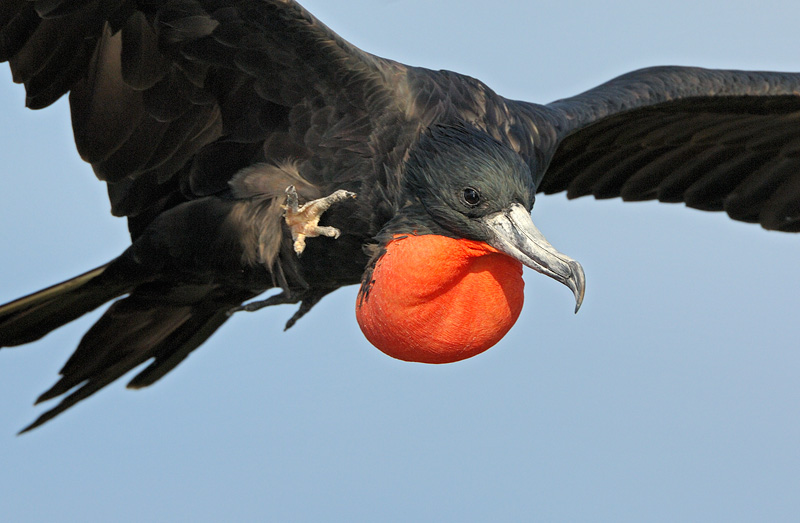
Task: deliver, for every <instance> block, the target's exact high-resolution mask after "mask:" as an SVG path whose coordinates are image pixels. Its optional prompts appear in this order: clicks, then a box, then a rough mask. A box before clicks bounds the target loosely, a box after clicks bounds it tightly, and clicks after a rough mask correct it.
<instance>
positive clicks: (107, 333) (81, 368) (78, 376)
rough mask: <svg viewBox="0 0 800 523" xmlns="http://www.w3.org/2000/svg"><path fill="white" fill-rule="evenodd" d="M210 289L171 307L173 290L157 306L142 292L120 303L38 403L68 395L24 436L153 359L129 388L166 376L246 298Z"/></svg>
mask: <svg viewBox="0 0 800 523" xmlns="http://www.w3.org/2000/svg"><path fill="white" fill-rule="evenodd" d="M210 291H212V290H211V289H206V294H205V296H203V297H202V298H201V299H198V297H197V296H195V297H194V298H195V299H194V300H192V301H191V302H190V303H187V302H186V301H183V300H181V301H182V302H180V303H175V302H172V303H170V300H169V292H166V294H164V293H161V294H160V300H159V301H158V302H155V301H154V300H153V295H152V294H151V293H150V292H146V291H144V292H140V289H137V290H135V291H133V292H132V293H131V295H130V296H128V297H127V298H124V299H122V300H119V301H117V302H115V303H114V304H113V305H112V306H111V307H110V308H109V309H108V311H106V313H105V314H104V315H103V316H102V317H101V318H100V320H98V321H97V323H95V324H94V325H93V326H92V328H91V329H89V331H88V332H87V333H86V334H85V335H84V337H83V339H82V340H81V343H80V345H79V346H78V348H77V349H76V351H75V353H74V354H73V355H72V356H71V357H70V359H69V360H68V361H67V363H66V364H65V365H64V368H63V369H61V372H60V374H61V379H59V380H58V382H56V384H55V385H53V387H51V388H50V389H49V390H47V391H46V392H45V393H44V394H42V395H41V396H40V397H39V399H38V400H37V403H40V402H42V401H47V400H49V399H53V398H55V397H57V396H61V395H63V394H67V395H66V396H64V397H63V398H62V400H61V402H60V403H59V404H58V405H56V406H55V407H53V408H52V409H50V410H48V411H47V412H45V413H43V414H42V415H41V416H39V418H37V419H36V421H34V422H33V423H31V424H30V425H28V426H27V427H25V428H24V429H23V430H22V431H21V432H20V433H23V432H27V431H29V430H32V429H34V428H36V427H38V426H40V425H42V424H43V423H45V422H47V421H49V420H51V419H52V418H54V417H55V416H57V415H58V414H60V413H62V412H64V411H65V410H67V409H68V408H70V407H72V406H73V405H75V404H76V403H78V402H79V401H81V400H83V399H86V398H88V397H89V396H91V395H92V394H94V393H95V392H97V391H98V390H100V389H102V388H103V387H105V386H106V385H108V384H110V383H111V382H113V381H115V380H116V379H118V378H120V377H121V376H123V375H124V374H126V373H127V372H129V371H130V370H132V369H134V368H135V367H138V366H139V365H141V364H143V363H146V362H147V361H148V360H153V361H152V362H151V363H150V365H148V366H147V367H146V368H145V369H144V370H142V371H141V372H140V373H139V374H138V375H137V376H136V377H135V378H134V379H133V380H132V381H131V382H130V384H129V387H132V388H141V387H145V386H147V385H151V384H152V383H154V382H155V381H157V380H158V379H159V378H161V377H162V376H164V375H165V374H166V373H167V372H169V371H170V370H172V369H173V368H174V367H175V366H176V365H178V364H179V363H180V362H181V361H183V360H184V359H185V358H186V357H187V356H188V355H189V354H190V353H191V352H192V351H193V350H194V349H196V348H197V347H198V346H200V344H202V343H203V342H204V341H205V340H206V339H208V337H209V336H211V335H212V334H213V333H214V332H215V331H216V330H217V329H218V328H219V327H220V326H221V325H222V324H223V323H224V322H225V321H226V320H227V319H228V318H229V315H228V310H229V309H230V308H231V307H233V306H234V305H237V304H238V303H241V301H243V300H244V299H245V297H241V298H240V299H239V301H236V302H235V303H233V302H231V301H228V300H216V299H214V298H213V297H211V296H209V294H211V293H212V292H213V291H212V292H210ZM178 292H180V290H178ZM231 299H233V300H235V299H236V298H231ZM70 391H71V392H70Z"/></svg>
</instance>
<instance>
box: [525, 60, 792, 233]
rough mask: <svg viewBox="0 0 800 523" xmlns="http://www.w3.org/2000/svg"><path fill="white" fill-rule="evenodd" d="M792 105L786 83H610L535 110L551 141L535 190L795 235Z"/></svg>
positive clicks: (760, 79) (633, 76)
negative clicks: (660, 206)
mask: <svg viewBox="0 0 800 523" xmlns="http://www.w3.org/2000/svg"><path fill="white" fill-rule="evenodd" d="M798 95H800V74H794V73H770V72H748V71H722V70H707V69H698V68H688V67H655V68H649V69H642V70H639V71H634V72H632V73H629V74H626V75H623V76H620V77H618V78H615V79H613V80H611V81H610V82H607V83H605V84H603V85H600V86H598V87H596V88H594V89H591V90H589V91H587V92H585V93H583V94H579V95H577V96H574V97H572V98H566V99H563V100H559V101H556V102H553V103H551V104H549V105H547V106H545V108H546V109H547V110H548V111H549V115H547V118H548V119H549V120H550V122H551V124H552V126H553V128H552V130H553V132H552V134H553V135H554V138H553V139H552V140H551V145H550V148H549V149H550V150H549V155H551V158H552V159H551V161H550V163H549V167H548V168H547V170H546V171H545V174H544V178H543V180H542V181H541V184H540V185H539V190H540V191H542V192H545V193H555V192H560V191H567V196H568V197H569V198H577V197H579V196H584V195H589V194H591V195H594V196H595V197H596V198H614V197H617V196H621V197H622V198H623V199H624V200H628V201H638V200H650V199H657V200H659V201H662V202H685V203H686V204H687V205H688V206H690V207H694V208H698V209H704V210H712V211H721V210H724V211H726V212H727V213H728V214H729V215H730V216H731V217H732V218H734V219H736V220H742V221H746V222H755V223H760V224H761V225H762V226H763V227H765V228H767V229H775V230H782V231H794V232H797V231H800V96H798ZM539 114H544V113H539ZM539 132H541V130H539Z"/></svg>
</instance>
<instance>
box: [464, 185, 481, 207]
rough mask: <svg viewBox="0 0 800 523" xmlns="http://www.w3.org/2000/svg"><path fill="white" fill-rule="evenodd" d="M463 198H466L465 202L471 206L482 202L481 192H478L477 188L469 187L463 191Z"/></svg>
mask: <svg viewBox="0 0 800 523" xmlns="http://www.w3.org/2000/svg"><path fill="white" fill-rule="evenodd" d="M461 198H462V199H463V200H464V203H466V204H467V205H469V206H470V207H475V206H476V205H478V204H479V203H481V193H479V192H478V190H477V189H474V188H472V187H467V188H466V189H464V192H463V193H461Z"/></svg>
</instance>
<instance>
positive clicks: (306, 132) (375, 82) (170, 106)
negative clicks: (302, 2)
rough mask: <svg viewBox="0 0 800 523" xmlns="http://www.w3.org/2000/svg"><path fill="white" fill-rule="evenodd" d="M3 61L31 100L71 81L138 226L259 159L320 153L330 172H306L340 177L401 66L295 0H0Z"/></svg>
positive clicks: (116, 192)
mask: <svg viewBox="0 0 800 523" xmlns="http://www.w3.org/2000/svg"><path fill="white" fill-rule="evenodd" d="M6 60H7V61H9V63H10V65H11V70H12V73H13V75H14V80H15V81H16V82H22V83H25V86H26V90H27V105H28V106H29V107H31V108H35V109H38V108H42V107H46V106H47V105H49V104H51V103H53V102H54V101H55V100H56V99H58V98H59V97H61V96H62V95H63V94H65V93H67V92H70V104H71V110H72V120H73V129H74V132H75V141H76V144H77V147H78V151H79V152H80V154H81V156H82V157H83V158H84V159H85V160H86V161H88V162H89V163H91V164H92V167H93V168H94V170H95V173H96V174H97V176H98V177H99V178H100V179H101V180H104V181H106V182H107V183H108V190H109V196H110V199H111V204H112V212H113V213H114V214H115V215H117V216H126V217H128V219H129V227H130V230H131V233H132V235H133V236H134V237H136V236H138V234H139V233H140V232H141V231H142V230H143V229H144V228H145V227H146V226H147V225H148V224H149V223H150V222H151V221H152V220H153V218H155V217H156V216H157V215H159V214H160V213H162V212H163V211H164V210H166V209H168V208H170V207H172V206H174V205H176V204H178V203H180V202H183V201H187V200H191V199H194V198H197V197H201V196H206V195H209V194H215V193H219V192H221V191H225V190H227V189H228V187H227V182H228V181H229V180H230V178H231V176H232V175H233V174H234V173H235V172H236V171H238V170H239V169H241V168H242V167H245V166H246V165H249V164H251V163H255V162H259V161H265V160H269V161H271V162H280V161H281V160H285V159H289V158H291V159H292V160H293V161H294V162H301V161H303V160H306V159H309V158H311V157H312V156H314V157H316V158H322V159H328V160H329V161H327V162H325V163H326V165H327V166H328V167H327V168H328V171H324V172H321V171H320V170H319V169H312V170H311V171H312V175H316V176H319V177H322V178H325V177H329V176H334V174H332V173H334V172H337V167H340V166H341V164H342V163H346V162H347V161H348V159H347V158H342V156H347V155H348V154H349V155H358V154H362V155H364V154H366V151H364V150H363V148H364V147H365V146H366V144H367V143H368V142H367V138H366V137H367V136H368V135H369V133H370V131H371V129H372V128H373V126H374V125H375V121H374V119H375V118H377V117H378V116H381V117H385V115H386V113H387V112H390V108H389V107H388V106H389V105H390V104H391V102H392V98H391V96H389V95H388V91H387V87H386V86H389V85H392V82H393V79H392V78H391V76H392V75H393V74H395V73H397V72H398V71H402V69H403V68H402V66H400V65H398V64H394V63H392V62H389V61H386V60H381V59H379V58H376V57H373V56H372V55H369V54H367V53H364V52H362V51H360V50H359V49H357V48H355V47H354V46H352V45H350V44H348V43H347V42H345V41H344V40H342V39H341V38H340V37H338V36H337V35H336V34H335V33H334V32H332V31H331V30H329V29H328V28H327V27H326V26H324V25H323V24H322V23H320V22H319V21H318V20H316V19H315V18H314V17H313V16H312V15H311V14H309V13H308V12H307V11H305V10H304V9H303V8H302V7H301V6H299V5H298V4H296V3H295V2H293V1H291V0H271V1H256V0H249V1H248V0H239V1H236V0H223V1H217V2H208V1H206V2H203V1H199V0H173V1H164V2H146V1H142V2H126V1H121V0H120V1H110V0H102V1H100V0H94V1H92V0H83V1H77V2H75V1H67V0H63V1H59V0H55V1H48V2H29V1H27V0H3V1H2V2H0V61H6ZM333 144H335V145H336V148H333V147H330V146H331V145H333ZM343 145H344V146H343ZM348 146H349V147H350V148H349V149H348ZM341 171H342V169H339V171H338V172H341ZM312 181H314V180H312Z"/></svg>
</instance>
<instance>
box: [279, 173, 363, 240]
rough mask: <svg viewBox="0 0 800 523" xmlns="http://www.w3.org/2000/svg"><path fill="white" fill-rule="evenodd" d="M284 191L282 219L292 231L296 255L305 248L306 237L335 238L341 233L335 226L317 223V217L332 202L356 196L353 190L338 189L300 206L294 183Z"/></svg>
mask: <svg viewBox="0 0 800 523" xmlns="http://www.w3.org/2000/svg"><path fill="white" fill-rule="evenodd" d="M285 192H286V203H285V204H284V205H283V209H284V216H283V219H284V221H285V222H286V225H288V226H289V230H290V231H291V232H292V240H293V241H294V251H295V253H297V255H298V256H300V254H302V253H303V250H305V247H306V238H314V237H316V236H328V237H330V238H334V239H336V238H338V237H339V236H340V235H341V231H340V230H339V229H337V228H336V227H328V226H323V225H319V219H320V218H321V217H322V214H323V213H324V212H325V211H327V210H328V209H329V208H330V206H331V205H333V204H334V203H338V202H341V201H343V200H346V199H348V198H355V197H356V194H355V193H353V192H350V191H345V190H344V189H339V190H338V191H336V192H334V193H332V194H329V195H328V196H326V197H324V198H319V199H317V200H312V201H310V202H307V203H305V204H303V205H302V206H300V205H299V202H298V197H297V190H296V189H295V187H294V185H290V186H288V187H287V188H286V191H285Z"/></svg>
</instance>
